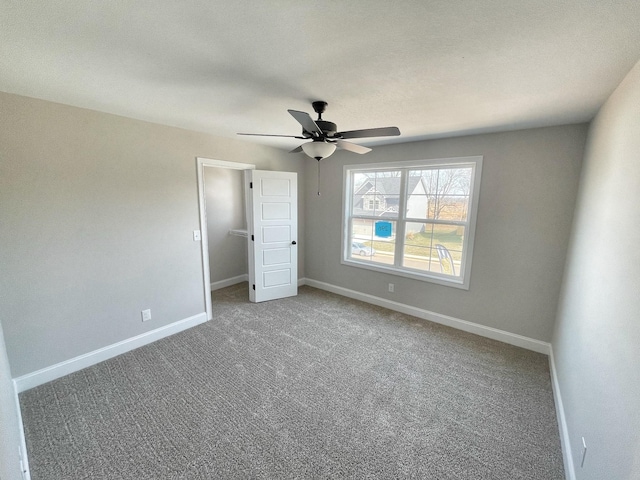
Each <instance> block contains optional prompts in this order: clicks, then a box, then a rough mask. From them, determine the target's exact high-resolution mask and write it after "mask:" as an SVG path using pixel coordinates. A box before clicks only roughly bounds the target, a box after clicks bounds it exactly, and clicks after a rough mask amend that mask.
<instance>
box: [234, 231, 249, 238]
mask: <svg viewBox="0 0 640 480" xmlns="http://www.w3.org/2000/svg"><path fill="white" fill-rule="evenodd" d="M229 235H235V236H236V237H245V238H247V237H248V236H249V232H248V231H247V230H242V229H233V230H229Z"/></svg>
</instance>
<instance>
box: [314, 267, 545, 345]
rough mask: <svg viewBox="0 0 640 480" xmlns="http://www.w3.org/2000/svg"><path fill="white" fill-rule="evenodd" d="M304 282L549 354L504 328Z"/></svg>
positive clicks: (534, 342)
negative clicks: (500, 328)
mask: <svg viewBox="0 0 640 480" xmlns="http://www.w3.org/2000/svg"><path fill="white" fill-rule="evenodd" d="M305 284H306V285H309V286H310V287H315V288H319V289H321V290H326V291H328V292H332V293H337V294H338V295H342V296H344V297H349V298H353V299H356V300H360V301H363V302H366V303H371V304H373V305H377V306H379V307H385V308H388V309H389V310H394V311H396V312H400V313H406V314H407V315H413V316H414V317H418V318H422V319H424V320H429V321H430V322H434V323H439V324H441V325H446V326H448V327H453V328H456V329H458V330H463V331H465V332H469V333H474V334H476V335H480V336H482V337H487V338H491V339H493V340H498V341H500V342H504V343H508V344H509V345H515V346H517V347H522V348H526V349H527V350H533V351H534V352H538V353H543V354H545V355H549V352H550V351H551V345H550V344H549V343H547V342H542V341H540V340H536V339H533V338H529V337H525V336H522V335H518V334H516V333H510V332H506V331H504V330H499V329H497V328H493V327H487V326H484V325H480V324H478V323H473V322H469V321H467V320H461V319H459V318H455V317H450V316H448V315H442V314H440V313H436V312H431V311H429V310H424V309H422V308H418V307H412V306H411V305H405V304H404V303H398V302H394V301H392V300H387V299H385V298H380V297H376V296H373V295H369V294H367V293H361V292H356V291H355V290H349V289H348V288H343V287H338V286H336V285H331V284H329V283H324V282H319V281H317V280H312V279H310V278H306V279H305Z"/></svg>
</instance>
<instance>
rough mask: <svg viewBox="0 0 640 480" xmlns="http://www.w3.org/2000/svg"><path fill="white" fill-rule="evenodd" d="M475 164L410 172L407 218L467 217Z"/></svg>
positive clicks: (465, 218)
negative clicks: (472, 166)
mask: <svg viewBox="0 0 640 480" xmlns="http://www.w3.org/2000/svg"><path fill="white" fill-rule="evenodd" d="M471 173H472V168H471V167H460V168H432V169H422V170H410V171H409V183H408V195H409V196H408V198H407V218H424V219H425V220H430V219H437V220H462V221H466V220H467V210H468V208H467V207H468V203H469V194H470V187H471Z"/></svg>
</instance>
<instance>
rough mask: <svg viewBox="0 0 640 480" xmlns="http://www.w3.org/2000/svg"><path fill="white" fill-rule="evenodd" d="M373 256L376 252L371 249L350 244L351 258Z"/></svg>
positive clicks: (361, 244)
mask: <svg viewBox="0 0 640 480" xmlns="http://www.w3.org/2000/svg"><path fill="white" fill-rule="evenodd" d="M375 254H376V251H375V250H374V249H373V248H371V247H367V246H366V245H365V244H364V243H360V242H351V256H354V255H360V256H363V257H370V256H372V255H375Z"/></svg>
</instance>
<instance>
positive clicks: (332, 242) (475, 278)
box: [305, 125, 587, 341]
mask: <svg viewBox="0 0 640 480" xmlns="http://www.w3.org/2000/svg"><path fill="white" fill-rule="evenodd" d="M586 134H587V125H569V126H562V127H552V128H540V129H531V130H521V131H515V132H507V133H498V134H488V135H476V136H467V137H457V138H447V139H440V140H433V141H424V142H415V143H406V144H398V145H391V146H385V147H376V148H374V150H373V151H372V152H371V153H369V154H367V155H362V156H360V155H354V154H351V153H348V152H338V153H336V154H334V155H333V156H332V157H330V158H328V159H325V160H322V162H321V168H322V172H321V191H322V195H321V196H320V197H318V196H317V195H316V193H315V182H316V166H315V165H313V164H308V165H307V173H306V179H307V186H306V191H307V199H306V208H307V216H306V218H307V221H306V232H307V251H308V254H307V257H306V263H305V268H306V276H307V278H311V279H314V280H319V281H322V282H327V283H330V284H333V285H338V286H341V287H345V288H349V289H352V290H357V291H359V292H363V293H367V294H370V295H375V296H378V297H382V298H386V299H389V300H393V301H397V302H400V303H403V304H407V305H411V306H414V307H418V308H423V309H426V310H430V311H433V312H436V313H439V314H444V315H449V316H453V317H456V318H460V319H463V320H467V321H470V322H474V323H479V324H481V325H485V326H489V327H494V328H498V329H501V330H506V331H508V332H512V333H516V334H520V335H524V336H526V337H530V338H534V339H537V340H542V341H550V340H551V334H552V330H553V324H554V321H555V315H556V309H557V303H558V296H559V289H560V284H561V279H562V271H563V266H564V262H565V255H566V248H567V242H568V238H569V231H570V227H571V221H572V215H573V209H574V205H575V198H576V192H577V188H578V180H579V172H580V168H581V163H582V157H583V149H584V144H585V140H586ZM469 155H483V156H484V166H483V172H482V182H481V188H480V199H479V209H478V222H477V229H476V237H475V247H474V252H473V266H472V270H471V282H470V289H469V290H468V291H465V290H461V289H457V288H453V287H447V286H442V285H436V284H433V283H427V282H422V281H417V280H412V279H408V278H404V277H399V276H393V275H388V274H384V273H378V272H372V271H368V270H362V269H358V268H354V267H350V266H345V265H341V264H340V252H341V248H340V235H341V228H342V227H341V212H342V184H343V182H342V167H343V165H345V164H357V163H374V162H388V161H403V160H417V159H430V158H444V157H458V156H469ZM390 282H391V283H394V284H395V293H389V292H388V291H387V287H388V283H390Z"/></svg>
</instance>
